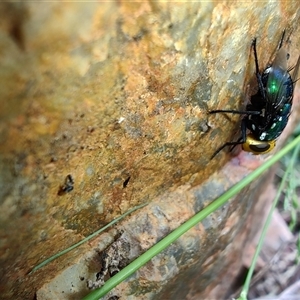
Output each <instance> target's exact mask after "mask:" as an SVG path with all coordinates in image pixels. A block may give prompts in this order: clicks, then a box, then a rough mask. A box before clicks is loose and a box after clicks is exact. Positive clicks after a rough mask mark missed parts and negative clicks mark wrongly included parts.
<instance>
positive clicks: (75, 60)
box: [0, 1, 300, 299]
mask: <svg viewBox="0 0 300 300" xmlns="http://www.w3.org/2000/svg"><path fill="white" fill-rule="evenodd" d="M298 8H299V4H298V1H290V2H285V1H281V2H276V3H274V2H272V3H271V4H270V5H268V6H266V5H265V3H263V2H255V3H254V2H253V3H251V4H250V3H235V4H233V3H231V2H228V3H225V2H200V3H173V2H172V3H171V2H170V3H166V2H140V3H136V2H122V1H116V2H107V3H104V2H102V3H96V2H95V3H55V2H54V3H25V2H24V3H2V4H1V6H0V20H1V22H0V49H1V57H0V74H1V88H0V93H1V94H0V96H1V98H0V119H1V122H0V140H1V143H0V151H1V158H0V159H1V162H0V184H1V189H0V193H1V196H0V200H1V210H0V225H1V227H0V228H1V231H0V233H1V248H0V253H1V266H2V270H3V272H2V276H1V277H2V278H1V294H2V295H3V297H6V298H8V299H21V298H22V299H32V298H33V296H34V293H35V292H36V291H37V290H38V289H40V288H41V287H42V288H41V289H40V290H39V292H38V294H37V295H38V299H54V298H56V297H53V295H54V294H52V293H58V294H59V297H57V299H71V298H70V297H71V296H72V297H73V299H78V297H81V296H82V295H85V294H87V293H88V291H87V289H86V282H85V280H86V279H87V278H92V276H93V274H94V273H93V272H98V271H97V270H96V268H94V269H93V268H92V267H91V265H92V262H91V261H88V262H87V258H89V257H91V258H92V257H95V251H96V250H97V249H98V250H99V249H100V250H103V249H104V248H105V247H106V246H107V245H108V244H109V243H110V242H111V241H112V239H113V237H114V236H115V231H114V230H112V231H109V233H107V234H104V235H103V236H101V237H100V238H98V239H96V240H94V241H93V242H91V243H89V244H86V245H84V246H81V247H80V248H78V249H76V250H75V251H73V252H71V253H69V254H68V255H66V256H64V257H61V258H60V259H58V260H57V261H55V262H53V263H51V264H49V265H47V266H46V267H44V268H43V269H41V270H39V271H37V272H35V273H33V274H30V275H28V272H29V271H30V270H31V269H32V268H33V267H34V266H35V265H37V264H38V263H40V262H41V261H43V260H44V259H46V258H48V257H50V256H51V255H53V254H55V253H57V252H59V251H60V250H62V249H65V248H66V247H68V246H70V245H72V244H74V243H75V242H77V241H79V240H81V239H82V238H84V237H85V236H87V235H88V234H90V233H92V232H94V231H95V230H97V229H98V228H100V227H102V226H103V225H105V224H107V223H108V222H109V221H111V220H112V219H114V218H115V217H117V216H119V215H121V214H122V213H124V212H126V211H128V210H129V209H130V208H131V207H134V206H135V205H138V204H141V203H145V202H150V203H151V205H149V206H148V207H146V208H144V209H142V210H141V211H139V212H138V213H136V214H135V215H134V216H132V217H131V218H129V219H128V220H126V221H124V222H122V224H120V225H119V227H118V228H122V230H125V232H126V235H129V236H134V237H135V239H136V241H138V242H137V244H139V245H140V249H139V250H145V249H146V248H147V247H149V246H150V245H151V243H154V242H155V241H157V240H159V239H160V238H161V237H162V236H164V235H165V234H167V233H168V232H169V231H170V230H172V229H174V228H176V226H178V225H179V224H181V223H182V222H184V221H185V220H186V219H187V218H188V217H190V216H191V215H193V214H194V213H195V212H197V211H199V210H200V209H201V208H203V207H204V206H205V205H206V204H208V203H210V202H211V201H212V200H213V199H215V197H217V196H218V195H219V194H221V193H222V192H223V191H225V190H226V189H228V188H229V187H230V186H231V185H232V184H233V183H234V182H237V181H239V180H240V178H242V177H243V176H245V174H246V173H247V169H249V168H248V167H246V168H242V167H241V166H240V164H243V163H244V161H246V163H245V164H247V159H245V160H243V159H235V160H233V162H232V165H230V164H229V166H227V169H224V170H223V171H220V172H219V173H216V174H215V175H213V176H214V177H210V176H211V175H212V174H213V173H215V172H216V170H218V169H220V168H221V166H222V165H223V164H224V162H225V158H226V157H227V159H228V158H229V156H228V155H227V156H226V155H225V153H221V154H220V155H219V156H218V157H217V158H216V159H215V160H213V161H211V160H210V157H211V155H212V153H213V152H214V151H215V150H216V148H217V147H219V146H220V145H221V144H222V143H223V142H224V141H228V140H230V139H232V138H233V136H234V134H235V131H238V130H239V127H238V126H239V125H238V120H239V117H237V116H235V117H230V118H226V117H216V116H209V115H208V114H207V111H208V110H209V109H212V108H219V109H220V108H225V107H226V108H231V109H237V108H239V107H242V106H243V105H244V102H245V99H247V96H248V94H249V93H250V91H248V90H249V82H251V80H252V81H253V72H254V64H253V57H252V53H251V52H250V44H251V39H252V38H253V37H255V36H256V37H257V38H258V52H259V53H258V55H259V58H260V63H261V64H262V65H263V66H265V65H266V64H267V62H268V60H269V59H270V57H271V56H272V54H273V52H274V50H275V49H276V45H277V43H278V40H279V38H280V35H281V32H282V30H283V29H284V28H287V29H288V30H290V31H291V32H292V35H291V40H292V42H291V54H293V53H296V54H295V55H298V54H299V53H297V51H296V50H295V49H299V45H300V38H299V34H296V33H298V32H299V27H298V28H297V27H296V26H297V25H298V24H299V16H300V15H299V9H298ZM295 12H296V13H295ZM291 61H292V62H294V61H295V58H294V56H293V55H291ZM251 89H252V85H251V87H250V90H251ZM297 97H299V94H298V96H297ZM297 97H295V105H294V108H293V115H292V117H291V122H290V123H291V124H289V126H290V127H289V128H287V130H286V132H285V133H284V134H285V135H286V134H287V133H288V132H290V130H291V129H292V127H293V124H294V122H296V121H295V120H296V117H297V112H298V115H299V106H297V99H298V100H299V98H297ZM293 120H294V121H293ZM283 137H284V135H283ZM279 144H280V143H279ZM236 165H237V166H236ZM232 166H234V167H236V168H237V169H236V168H234V171H232V169H231V167H232ZM68 174H70V175H71V178H72V180H71V181H69V182H68V181H66V177H67V175H68ZM231 176H233V178H232V177H231ZM267 177H268V176H267ZM72 181H74V183H72ZM264 185H265V183H264V181H259V182H256V184H254V185H253V186H251V187H249V188H248V189H247V190H246V191H245V192H244V193H243V194H242V195H240V196H239V197H241V198H243V200H242V201H241V200H240V199H241V198H239V197H238V198H236V199H235V200H234V201H233V202H231V203H230V204H229V205H228V207H225V208H224V209H222V210H220V211H218V212H217V213H216V215H215V216H211V217H210V218H208V220H206V221H205V222H203V224H201V225H199V226H198V227H197V228H194V230H192V231H191V232H189V233H188V234H187V235H186V237H183V238H182V240H179V241H178V242H177V243H175V244H174V245H173V246H172V247H171V249H170V250H168V251H167V252H166V253H164V254H162V257H160V258H157V259H155V260H154V261H152V265H149V266H148V269H145V270H141V271H139V272H138V273H139V274H137V275H136V277H135V280H134V282H133V283H128V282H127V283H126V284H131V287H130V291H132V294H135V295H136V296H135V297H137V299H144V298H143V297H145V299H146V298H151V297H153V296H154V295H157V296H156V299H166V297H168V295H171V294H170V293H173V292H176V295H178V297H184V296H186V295H188V296H186V297H187V298H190V299H192V298H193V297H196V298H197V297H201V296H205V295H209V291H210V290H211V289H212V288H213V286H214V285H215V284H216V283H215V282H213V281H214V280H216V274H221V273H223V271H224V269H225V268H226V267H228V266H229V265H228V264H229V263H230V261H232V258H234V259H236V257H238V255H239V254H238V253H239V252H240V251H241V243H242V242H243V241H244V240H245V239H246V238H247V232H248V231H247V230H245V229H244V227H243V226H244V225H245V224H246V220H247V215H248V214H250V212H251V211H252V209H253V205H254V203H255V201H254V202H251V199H250V198H251V197H254V199H257V194H259V192H260V189H259V188H258V187H257V186H259V187H261V188H263V187H264ZM254 191H256V192H255V193H254ZM144 222H146V224H148V225H147V226H146V225H145V226H146V227H145V228H143V227H142V225H140V227H135V225H136V224H144ZM147 222H148V223H147ZM256 225H257V226H258V227H259V226H260V225H259V222H257V224H256ZM143 226H144V225H143ZM129 233H130V234H132V235H130V234H129ZM235 237H236V241H238V242H236V243H233V239H234V238H235ZM128 238H129V237H128ZM99 241H101V243H102V244H101V246H99ZM204 241H205V242H204ZM132 247H134V245H132ZM227 247H229V248H227ZM187 249H188V250H187ZM88 251H89V252H88ZM136 253H138V252H136ZM175 254H176V255H175ZM230 257H231V258H230ZM167 259H170V260H169V261H168V262H166V260H167ZM91 260H92V261H93V259H91ZM162 261H164V262H165V264H166V265H168V268H169V269H168V271H166V270H161V269H162V268H160V267H162V266H163V265H162ZM199 269H200V271H199ZM147 270H148V271H147ZM159 270H160V271H159ZM150 271H152V274H150V275H151V276H153V278H152V277H151V276H150V277H148V279H144V280H145V281H144V282H143V285H140V287H141V286H142V289H143V291H144V292H142V291H141V290H138V287H139V285H138V284H137V282H141V281H140V279H139V277H137V276H141V277H142V278H145V277H146V275H145V274H146V273H147V274H148V275H149V273H150ZM82 274H84V275H82ZM154 276H157V277H155V278H154ZM75 277H76V280H75V279H74V278H75ZM82 277H84V278H85V279H84V280H81V279H80V278H82ZM151 278H152V279H151ZM71 279H72V280H71ZM73 279H74V281H73ZM51 280H52V281H51ZM179 282H180V283H184V284H183V285H184V286H182V285H180V284H179ZM199 282H200V283H199ZM58 283H59V285H58ZM64 283H65V287H66V289H64V290H63V291H62V289H61V285H63V284H64ZM211 284H212V285H211ZM133 286H135V287H136V290H135V289H134V288H133ZM55 287H56V289H55ZM175 287H176V289H175ZM120 289H124V287H120ZM171 291H173V292H171ZM123 293H124V294H128V293H129V291H128V290H126V292H124V290H123ZM201 293H203V294H201ZM58 294H55V295H58ZM141 295H143V296H141ZM47 297H48V298H47ZM68 297H69V298H68ZM132 297H134V296H132ZM172 297H173V299H175V298H174V297H175V296H174V295H173V296H172ZM196 298H195V299H196ZM132 299H133V298H132ZM178 299H179V298H178ZM180 299H182V298H180ZM198 299H199V298H198Z"/></svg>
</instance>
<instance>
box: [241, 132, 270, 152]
mask: <svg viewBox="0 0 300 300" xmlns="http://www.w3.org/2000/svg"><path fill="white" fill-rule="evenodd" d="M275 145H276V143H275V140H273V141H259V140H257V139H255V138H254V137H253V135H252V134H249V135H248V136H247V138H246V142H245V143H244V144H242V148H243V150H244V151H247V152H251V153H253V154H254V155H258V154H265V153H268V152H270V151H271V150H273V148H274V147H275Z"/></svg>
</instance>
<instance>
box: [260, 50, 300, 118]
mask: <svg viewBox="0 0 300 300" xmlns="http://www.w3.org/2000/svg"><path fill="white" fill-rule="evenodd" d="M287 55H288V54H287V51H286V50H285V49H284V48H280V49H279V50H278V52H277V55H276V57H275V59H274V62H273V64H272V66H271V67H270V68H269V74H268V80H267V85H266V97H267V106H269V107H270V110H271V111H269V113H271V114H276V111H277V110H278V109H280V108H282V106H283V105H284V104H287V103H290V104H291V103H292V99H293V85H294V83H293V79H292V78H291V75H290V74H289V70H288V67H287ZM297 64H298V63H297ZM298 67H299V66H298Z"/></svg>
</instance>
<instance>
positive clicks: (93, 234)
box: [29, 203, 148, 274]
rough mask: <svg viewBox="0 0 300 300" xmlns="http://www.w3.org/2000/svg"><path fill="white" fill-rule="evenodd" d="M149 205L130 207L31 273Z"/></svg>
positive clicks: (39, 265)
mask: <svg viewBox="0 0 300 300" xmlns="http://www.w3.org/2000/svg"><path fill="white" fill-rule="evenodd" d="M146 205H148V203H144V204H141V205H139V206H136V207H134V208H132V209H130V210H129V211H127V212H126V213H124V214H123V215H121V216H119V217H118V218H116V219H114V220H113V221H111V222H110V223H108V224H107V225H105V226H104V227H102V228H100V229H99V230H97V231H95V232H93V233H92V234H90V235H89V236H87V237H86V238H84V239H83V240H81V241H79V242H78V243H76V244H74V245H72V246H70V247H69V248H67V249H64V250H62V251H60V252H59V253H56V254H54V255H53V256H51V257H49V258H47V259H46V260H44V261H43V262H41V263H40V264H38V265H37V266H35V267H34V268H33V269H32V270H31V271H30V272H29V274H32V273H33V272H35V271H36V270H38V269H40V268H42V267H44V266H45V265H47V264H49V263H50V262H51V261H53V260H55V259H56V258H58V257H60V256H62V255H64V254H66V253H68V252H69V251H71V250H73V249H75V248H77V247H79V246H80V245H82V244H84V243H86V242H87V241H89V240H90V239H92V238H93V237H95V236H96V235H98V234H99V233H101V232H103V231H104V230H105V229H107V228H109V227H110V226H112V225H114V224H116V223H117V222H119V221H120V220H122V219H123V218H125V217H126V216H127V215H129V214H131V213H132V212H134V211H136V210H137V209H140V208H142V207H144V206H146Z"/></svg>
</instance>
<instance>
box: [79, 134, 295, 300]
mask: <svg viewBox="0 0 300 300" xmlns="http://www.w3.org/2000/svg"><path fill="white" fill-rule="evenodd" d="M299 143H300V136H298V137H297V138H295V139H294V140H293V141H292V142H291V143H289V144H288V145H287V146H285V147H284V148H283V149H282V150H281V151H279V152H278V153H276V154H275V155H274V156H273V157H271V158H270V159H268V160H267V161H266V162H265V163H264V164H263V165H261V166H260V167H258V168H257V169H256V170H254V171H253V172H252V173H251V174H249V175H248V176H247V177H245V178H244V179H242V180H241V181H240V182H239V183H237V184H236V185H234V186H233V187H232V188H230V189H229V190H228V191H226V192H225V193H224V194H223V195H221V196H220V197H219V198H218V199H216V200H215V201H214V202H213V203H211V204H209V205H208V206H207V207H205V208H204V209H203V210H201V211H200V212H199V213H197V214H196V215H195V216H193V217H192V218H190V219H189V220H188V221H186V222H185V223H184V224H182V225H181V226H179V227H178V228H177V229H175V230H174V231H172V232H171V233H170V234H169V235H168V236H166V237H165V238H163V239H162V240H161V241H159V242H158V243H157V244H155V245H154V246H153V247H151V248H150V249H149V250H148V251H146V252H145V253H143V254H142V255H141V256H139V257H138V258H137V259H136V260H134V261H133V262H132V263H130V264H129V265H128V266H126V267H125V268H124V269H122V270H121V271H120V272H119V273H117V274H116V275H115V276H113V277H112V278H110V279H109V280H107V282H106V283H105V285H104V286H102V287H101V288H100V289H96V290H94V291H92V292H91V293H89V294H88V295H87V296H85V297H84V298H83V300H98V299H99V298H100V297H103V296H104V295H106V294H107V293H108V292H109V291H110V290H112V289H113V288H114V287H115V286H117V285H118V284H119V283H121V282H122V281H124V280H125V279H126V278H128V277H129V276H130V275H132V274H133V273H134V272H135V271H137V270H138V269H139V268H140V267H142V266H143V265H144V264H146V263H147V262H148V261H149V260H150V259H152V258H153V257H154V256H155V255H157V254H158V253H160V252H161V251H162V250H164V249H165V248H166V247H168V246H169V245H170V244H171V243H173V242H174V241H175V240H177V239H178V238H179V237H180V236H181V235H183V234H184V233H185V232H186V231H188V230H189V229H190V228H192V227H193V226H195V225H196V224H198V223H199V222H200V221H202V220H203V219H204V218H206V217H207V216H208V215H209V214H211V213H212V212H214V211H215V210H217V209H218V208H220V207H221V206H222V205H224V204H225V203H226V202H227V201H228V200H229V199H230V198H232V197H233V196H235V195H236V194H237V193H238V192H240V191H241V190H242V189H243V188H244V187H245V186H247V185H248V184H249V183H250V182H252V181H253V180H254V179H256V178H257V177H258V176H260V175H261V174H262V173H263V172H264V171H266V170H268V169H269V168H270V167H271V166H272V165H273V164H274V163H276V162H277V161H278V160H279V159H281V158H282V157H283V156H284V155H285V154H286V153H288V152H289V151H291V150H292V149H293V148H294V147H295V146H296V145H297V144H299Z"/></svg>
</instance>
